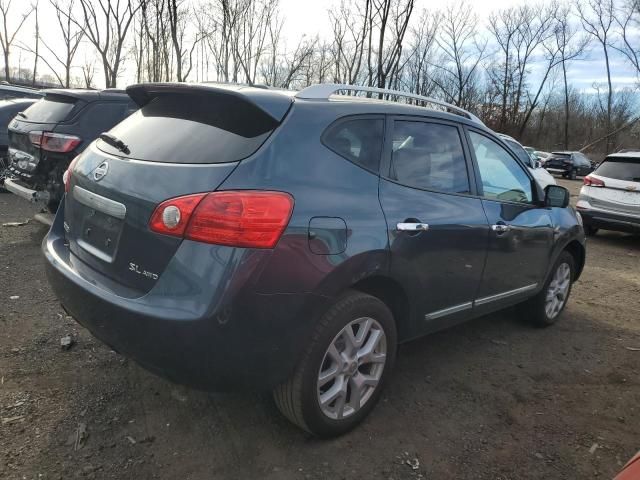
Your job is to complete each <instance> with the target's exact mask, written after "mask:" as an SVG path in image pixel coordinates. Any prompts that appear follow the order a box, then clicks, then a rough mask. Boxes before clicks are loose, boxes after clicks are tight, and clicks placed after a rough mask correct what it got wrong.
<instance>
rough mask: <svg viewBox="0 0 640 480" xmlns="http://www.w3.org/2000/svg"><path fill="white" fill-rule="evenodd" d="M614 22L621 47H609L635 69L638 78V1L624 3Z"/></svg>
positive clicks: (639, 21)
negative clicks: (620, 39) (622, 56)
mask: <svg viewBox="0 0 640 480" xmlns="http://www.w3.org/2000/svg"><path fill="white" fill-rule="evenodd" d="M615 22H616V24H617V25H618V28H619V30H620V36H621V37H622V45H621V46H618V45H616V44H615V43H613V44H612V45H611V47H612V48H614V49H615V50H617V51H618V52H620V53H621V54H622V55H624V56H625V57H626V59H627V60H628V61H629V63H631V65H632V66H633V68H634V69H635V71H636V75H637V76H640V47H639V46H637V45H636V44H637V43H638V40H637V31H638V27H639V26H640V1H638V0H628V1H627V2H625V3H624V4H623V5H622V7H621V8H619V9H618V11H617V13H616V15H615Z"/></svg>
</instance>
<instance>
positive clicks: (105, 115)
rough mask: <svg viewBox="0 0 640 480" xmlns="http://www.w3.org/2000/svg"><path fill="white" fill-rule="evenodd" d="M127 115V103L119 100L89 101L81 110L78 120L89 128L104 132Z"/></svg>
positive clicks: (97, 132)
mask: <svg viewBox="0 0 640 480" xmlns="http://www.w3.org/2000/svg"><path fill="white" fill-rule="evenodd" d="M126 116H127V104H126V103H120V102H105V103H91V104H89V105H88V106H87V107H86V108H85V109H84V110H82V118H81V120H80V122H81V123H82V124H83V125H84V126H85V127H88V128H89V129H90V130H92V131H95V132H96V136H97V135H98V134H99V133H102V132H105V131H107V130H110V129H111V128H113V127H114V126H115V125H116V124H118V123H120V122H121V121H122V120H124V118H125V117H126Z"/></svg>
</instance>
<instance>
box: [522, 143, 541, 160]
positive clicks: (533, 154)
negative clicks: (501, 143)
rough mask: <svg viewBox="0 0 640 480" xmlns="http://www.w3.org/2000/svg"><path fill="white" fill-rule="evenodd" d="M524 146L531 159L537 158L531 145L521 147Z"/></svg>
mask: <svg viewBox="0 0 640 480" xmlns="http://www.w3.org/2000/svg"><path fill="white" fill-rule="evenodd" d="M522 148H524V151H525V152H527V153H528V154H529V156H530V157H531V159H532V160H539V158H538V156H537V155H536V149H535V148H533V147H524V146H523V147H522Z"/></svg>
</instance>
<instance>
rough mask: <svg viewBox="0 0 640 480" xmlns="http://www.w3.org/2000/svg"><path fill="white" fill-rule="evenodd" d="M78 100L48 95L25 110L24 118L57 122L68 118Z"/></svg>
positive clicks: (32, 120)
mask: <svg viewBox="0 0 640 480" xmlns="http://www.w3.org/2000/svg"><path fill="white" fill-rule="evenodd" d="M75 104H76V100H75V99H74V98H70V97H64V96H59V95H47V97H46V98H43V99H42V100H40V101H38V102H36V103H34V104H33V105H31V106H30V107H29V108H27V109H26V110H25V111H24V117H23V118H24V119H25V120H28V121H30V122H36V123H57V122H63V121H65V120H67V118H68V117H69V114H70V113H71V110H73V107H74V106H75Z"/></svg>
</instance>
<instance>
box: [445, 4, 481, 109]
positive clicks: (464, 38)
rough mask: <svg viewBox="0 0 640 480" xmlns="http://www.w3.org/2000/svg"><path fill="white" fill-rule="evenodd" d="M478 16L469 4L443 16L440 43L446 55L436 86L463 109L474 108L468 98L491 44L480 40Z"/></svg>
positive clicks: (450, 9)
mask: <svg viewBox="0 0 640 480" xmlns="http://www.w3.org/2000/svg"><path fill="white" fill-rule="evenodd" d="M477 26H478V16H477V15H476V14H475V12H474V11H473V7H472V6H471V4H469V3H468V2H467V1H466V0H462V1H460V2H459V3H457V4H450V5H449V6H448V7H447V8H446V9H445V10H444V11H443V13H442V17H441V19H440V25H439V34H438V35H437V37H436V42H437V44H438V46H439V47H440V51H441V53H442V55H441V56H440V59H439V60H440V61H438V62H437V63H435V64H434V65H435V66H436V68H437V69H438V70H439V72H440V75H439V77H440V78H439V79H436V80H434V81H435V82H436V85H437V86H438V87H439V89H440V90H441V91H442V93H443V94H444V95H445V97H447V99H448V101H451V102H453V103H455V104H456V105H459V106H461V107H465V108H470V107H472V101H471V99H469V98H465V96H464V94H465V92H469V88H468V87H469V86H470V85H471V84H472V83H473V81H474V79H475V78H476V74H477V70H478V66H479V65H480V62H482V60H483V59H484V58H485V51H486V48H487V41H486V40H481V39H480V38H479V36H478V31H477V28H478V27H477Z"/></svg>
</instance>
